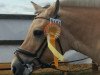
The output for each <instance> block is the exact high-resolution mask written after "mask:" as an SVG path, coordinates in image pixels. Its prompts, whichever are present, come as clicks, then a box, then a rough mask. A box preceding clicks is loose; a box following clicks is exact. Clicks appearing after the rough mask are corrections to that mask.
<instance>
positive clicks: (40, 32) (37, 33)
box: [33, 30, 44, 38]
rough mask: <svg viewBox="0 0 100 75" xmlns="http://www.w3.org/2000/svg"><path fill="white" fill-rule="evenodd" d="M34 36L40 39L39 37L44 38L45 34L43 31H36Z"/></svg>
mask: <svg viewBox="0 0 100 75" xmlns="http://www.w3.org/2000/svg"><path fill="white" fill-rule="evenodd" d="M33 34H34V36H35V37H38V38H39V37H41V36H43V34H44V32H43V30H35V31H34V32H33Z"/></svg>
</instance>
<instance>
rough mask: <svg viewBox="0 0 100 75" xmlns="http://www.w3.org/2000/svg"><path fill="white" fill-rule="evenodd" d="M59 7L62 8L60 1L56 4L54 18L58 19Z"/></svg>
mask: <svg viewBox="0 0 100 75" xmlns="http://www.w3.org/2000/svg"><path fill="white" fill-rule="evenodd" d="M59 6H60V2H59V0H57V1H56V3H55V11H54V18H56V17H57V15H58V11H59Z"/></svg>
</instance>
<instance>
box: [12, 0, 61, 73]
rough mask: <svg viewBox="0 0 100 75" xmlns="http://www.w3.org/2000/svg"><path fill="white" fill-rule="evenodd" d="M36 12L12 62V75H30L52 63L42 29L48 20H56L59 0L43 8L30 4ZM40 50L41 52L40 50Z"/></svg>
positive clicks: (51, 56)
mask: <svg viewBox="0 0 100 75" xmlns="http://www.w3.org/2000/svg"><path fill="white" fill-rule="evenodd" d="M31 3H32V4H33V6H34V8H35V10H36V17H35V18H34V20H33V22H32V25H31V26H30V28H29V31H28V33H27V36H26V38H25V40H24V42H23V43H22V45H21V46H20V48H19V49H18V50H16V52H15V58H14V59H13V61H12V71H13V73H14V75H30V74H31V73H32V71H34V70H36V69H38V68H40V67H46V66H49V65H50V64H47V63H50V62H52V61H53V55H52V53H51V52H50V51H49V50H45V49H46V46H47V43H46V38H45V35H44V27H45V26H46V25H47V24H48V23H49V22H50V18H57V17H58V11H59V0H57V1H56V3H54V4H53V5H51V6H47V7H45V8H43V7H41V6H39V5H37V4H35V3H34V2H31ZM41 49H42V50H41Z"/></svg>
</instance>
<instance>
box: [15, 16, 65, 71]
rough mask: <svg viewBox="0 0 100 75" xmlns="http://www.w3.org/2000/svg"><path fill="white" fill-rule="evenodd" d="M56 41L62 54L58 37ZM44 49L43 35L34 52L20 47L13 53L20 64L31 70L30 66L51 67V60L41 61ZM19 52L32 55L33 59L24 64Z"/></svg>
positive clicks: (45, 41)
mask: <svg viewBox="0 0 100 75" xmlns="http://www.w3.org/2000/svg"><path fill="white" fill-rule="evenodd" d="M35 19H46V20H49V21H50V18H44V17H36V18H35ZM56 42H57V43H58V45H59V48H60V52H61V54H63V49H62V46H61V42H60V39H59V38H57V39H56ZM46 49H47V39H46V37H45V39H44V40H43V42H42V43H41V45H40V46H39V48H38V49H37V50H36V52H35V53H34V54H33V53H31V52H28V51H27V50H23V49H20V48H18V50H16V51H15V53H14V54H15V55H16V57H17V58H18V60H19V62H20V63H21V64H22V65H24V68H27V69H28V70H30V71H31V69H32V68H33V69H35V68H39V67H41V68H48V67H51V65H52V63H53V62H50V63H44V62H42V61H41V57H42V55H43V53H44V52H45V50H46ZM19 54H23V55H25V56H28V57H32V58H33V59H32V61H30V62H29V63H28V64H26V63H25V62H24V61H23V59H22V58H21V57H20V55H19ZM32 64H33V65H32ZM31 65H32V66H31Z"/></svg>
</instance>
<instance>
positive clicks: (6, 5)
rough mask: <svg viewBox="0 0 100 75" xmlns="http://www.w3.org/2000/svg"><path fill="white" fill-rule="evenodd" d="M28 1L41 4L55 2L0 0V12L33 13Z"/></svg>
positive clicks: (45, 0) (52, 0)
mask: <svg viewBox="0 0 100 75" xmlns="http://www.w3.org/2000/svg"><path fill="white" fill-rule="evenodd" d="M30 1H33V2H35V3H37V4H39V5H41V6H45V5H46V4H49V3H50V4H51V3H53V2H55V0H0V14H34V8H33V6H32V4H31V3H30Z"/></svg>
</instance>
